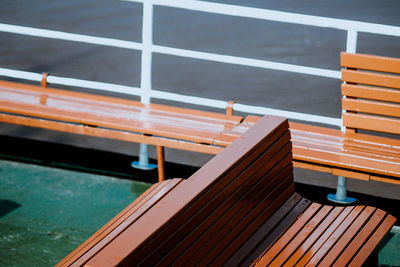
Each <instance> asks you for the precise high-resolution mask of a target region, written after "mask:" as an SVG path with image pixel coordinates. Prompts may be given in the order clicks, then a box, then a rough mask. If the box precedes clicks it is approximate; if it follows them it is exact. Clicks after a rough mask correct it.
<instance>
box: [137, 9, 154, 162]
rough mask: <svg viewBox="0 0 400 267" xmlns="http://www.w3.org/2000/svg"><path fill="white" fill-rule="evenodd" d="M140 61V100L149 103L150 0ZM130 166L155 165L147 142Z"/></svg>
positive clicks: (151, 29) (151, 25) (151, 28)
mask: <svg viewBox="0 0 400 267" xmlns="http://www.w3.org/2000/svg"><path fill="white" fill-rule="evenodd" d="M142 45H143V46H142V62H141V74H140V89H141V98H140V101H141V102H142V103H143V104H146V105H147V104H150V101H151V88H152V86H151V71H152V67H151V63H152V45H153V4H152V2H151V1H144V2H143V21H142ZM131 165H132V167H134V168H138V169H142V170H150V169H154V168H156V167H157V165H155V164H149V147H148V145H147V144H140V152H139V161H134V162H132V164H131Z"/></svg>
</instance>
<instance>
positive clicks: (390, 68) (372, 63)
mask: <svg viewBox="0 0 400 267" xmlns="http://www.w3.org/2000/svg"><path fill="white" fill-rule="evenodd" d="M340 64H341V65H342V66H343V67H348V68H353V69H366V70H373V71H383V72H392V73H398V74H400V59H398V58H391V57H381V56H373V55H366V54H350V53H345V52H341V53H340Z"/></svg>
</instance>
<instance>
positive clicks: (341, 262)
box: [335, 210, 386, 266]
mask: <svg viewBox="0 0 400 267" xmlns="http://www.w3.org/2000/svg"><path fill="white" fill-rule="evenodd" d="M385 215H386V212H384V211H383V210H376V211H375V213H374V214H373V215H372V218H370V219H369V220H368V222H367V223H366V224H365V225H364V226H363V227H362V229H361V231H360V232H359V233H358V234H357V236H356V237H354V239H353V241H352V242H351V243H350V244H349V245H348V246H347V248H346V249H345V250H344V251H343V252H342V253H341V255H340V257H339V258H338V260H337V261H336V262H335V266H346V265H348V264H349V262H350V260H351V259H352V258H353V257H354V255H356V253H357V251H358V250H359V249H360V248H362V246H363V245H364V243H365V242H366V241H367V240H368V239H369V237H370V235H371V234H372V233H373V232H374V231H375V230H376V229H377V227H378V226H379V224H380V223H381V221H382V220H383V218H384V217H385Z"/></svg>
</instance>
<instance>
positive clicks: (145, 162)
mask: <svg viewBox="0 0 400 267" xmlns="http://www.w3.org/2000/svg"><path fill="white" fill-rule="evenodd" d="M131 166H132V167H133V168H136V169H140V170H153V169H155V168H157V165H156V164H152V163H149V146H148V145H147V144H140V151H139V161H133V162H132V163H131Z"/></svg>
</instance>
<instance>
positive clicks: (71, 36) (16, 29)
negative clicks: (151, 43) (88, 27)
mask: <svg viewBox="0 0 400 267" xmlns="http://www.w3.org/2000/svg"><path fill="white" fill-rule="evenodd" d="M0 31H2V32H9V33H17V34H24V35H29V36H35V37H44V38H50V39H58V40H65V41H73V42H80V43H87V44H96V45H104V46H112V47H119V48H127V49H135V50H141V49H142V47H143V45H142V44H141V43H137V42H132V41H123V40H118V39H112V38H105V37H96V36H89V35H84V34H77V33H68V32H61V31H53V30H45V29H38V28H32V27H25V26H17V25H11V24H5V23H0Z"/></svg>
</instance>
